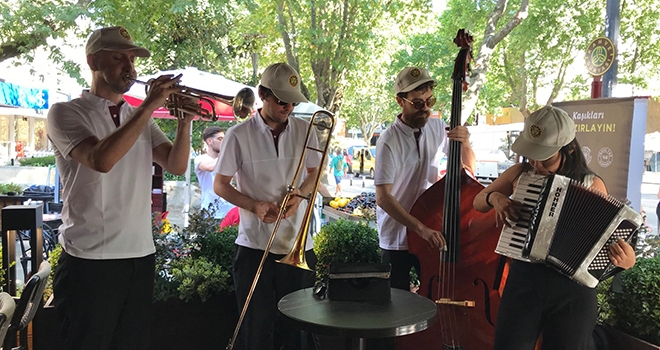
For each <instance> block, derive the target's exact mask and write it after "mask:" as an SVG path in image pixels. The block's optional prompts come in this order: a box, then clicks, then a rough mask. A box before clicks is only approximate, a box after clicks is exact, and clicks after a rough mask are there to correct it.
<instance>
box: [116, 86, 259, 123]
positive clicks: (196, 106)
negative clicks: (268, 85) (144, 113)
mask: <svg viewBox="0 0 660 350" xmlns="http://www.w3.org/2000/svg"><path fill="white" fill-rule="evenodd" d="M124 80H126V81H128V82H133V83H137V84H141V85H144V92H145V94H146V93H149V87H150V86H151V82H150V81H147V82H144V81H140V80H137V79H135V78H133V77H132V76H130V75H126V76H125V77H124ZM175 86H176V87H179V88H181V89H182V90H181V92H176V93H173V94H170V96H169V97H168V98H167V100H166V101H165V105H164V106H163V107H165V108H167V109H168V110H169V111H170V115H172V116H175V117H177V118H178V119H181V118H182V117H183V115H184V114H192V115H197V116H199V117H200V118H201V119H202V120H205V121H212V122H214V121H216V120H218V114H217V113H216V110H215V102H216V101H217V102H220V103H223V104H226V105H228V106H231V107H232V110H233V112H234V117H236V118H245V117H247V116H249V115H251V114H252V111H253V108H254V102H255V96H254V91H252V89H250V88H248V87H245V88H242V89H241V90H239V91H238V93H237V94H236V96H226V95H221V94H216V93H213V92H209V91H204V90H200V89H194V88H191V87H187V86H184V85H178V84H177V85H175ZM191 99H194V100H196V102H191V101H190V100H191ZM202 102H205V103H206V104H207V105H208V106H209V107H208V109H207V108H204V107H203V106H202Z"/></svg>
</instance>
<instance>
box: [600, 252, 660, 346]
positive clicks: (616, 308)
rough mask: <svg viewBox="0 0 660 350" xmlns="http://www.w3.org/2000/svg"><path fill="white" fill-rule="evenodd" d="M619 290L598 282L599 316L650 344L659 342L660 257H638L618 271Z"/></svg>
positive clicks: (606, 283)
mask: <svg viewBox="0 0 660 350" xmlns="http://www.w3.org/2000/svg"><path fill="white" fill-rule="evenodd" d="M621 283H622V286H623V293H614V292H611V291H609V288H608V282H607V281H605V282H604V283H601V284H602V286H600V285H599V291H600V292H601V293H600V294H599V302H600V307H601V311H600V319H601V320H602V321H603V322H605V323H608V324H610V325H612V326H613V327H615V328H617V329H619V330H621V331H624V332H626V333H628V334H631V335H634V336H636V337H638V338H640V339H643V340H646V341H648V342H651V343H653V344H660V257H654V258H645V259H638V260H637V263H636V264H635V266H633V267H632V268H631V269H629V270H627V271H623V272H622V273H621Z"/></svg>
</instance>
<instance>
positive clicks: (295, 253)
mask: <svg viewBox="0 0 660 350" xmlns="http://www.w3.org/2000/svg"><path fill="white" fill-rule="evenodd" d="M309 123H310V124H309V127H308V129H307V136H306V137H305V148H303V151H302V154H301V155H300V161H299V162H298V168H297V169H296V172H295V175H294V176H293V181H291V184H290V185H289V186H287V193H286V195H285V196H284V200H282V203H281V204H280V207H279V213H278V215H277V219H276V221H275V224H274V226H273V231H272V233H271V234H270V238H269V239H268V243H267V244H266V249H264V254H263V256H262V257H261V262H260V263H259V267H258V268H257V272H256V273H255V276H254V279H253V280H252V285H251V286H250V291H249V292H248V295H247V298H246V300H245V304H244V305H243V309H242V311H241V314H240V316H239V318H238V323H237V325H236V329H234V335H233V337H232V338H231V340H230V341H229V344H228V345H227V347H226V350H232V349H233V348H234V343H235V342H236V338H237V337H238V332H239V330H240V329H241V324H242V323H243V318H245V314H246V312H247V309H248V306H249V305H250V300H251V299H252V294H253V293H254V290H255V288H256V287H257V282H258V281H259V276H260V275H261V271H262V270H263V267H264V263H265V262H266V257H267V256H268V253H269V251H270V247H271V246H272V244H273V241H274V239H275V235H276V233H277V230H278V228H279V226H280V222H281V221H282V218H283V217H284V214H285V212H286V210H287V206H288V204H289V201H290V200H291V198H293V197H294V196H298V197H300V198H302V199H305V200H307V207H306V208H305V214H304V217H303V222H302V225H301V226H300V230H299V231H298V235H297V236H296V239H295V241H294V243H293V246H292V247H291V250H290V251H289V253H288V254H287V255H286V256H284V257H283V258H282V259H280V260H277V262H278V263H282V264H287V265H290V266H293V267H298V268H301V269H304V270H309V271H311V269H310V268H309V266H308V265H307V261H306V259H305V246H306V245H307V236H308V231H309V224H310V221H311V218H312V214H313V213H314V211H313V210H314V198H315V197H316V192H318V189H319V184H320V183H321V173H322V171H321V168H319V171H318V172H317V173H316V179H315V182H314V188H313V190H312V192H310V193H309V195H307V196H303V195H300V194H294V193H293V192H294V191H295V189H296V184H297V183H298V178H299V176H300V175H301V174H302V170H303V168H304V164H305V156H306V155H307V151H312V152H318V153H321V154H322V156H321V163H320V165H319V167H322V166H323V164H325V161H326V159H327V157H328V150H329V147H330V138H331V137H332V131H333V130H334V128H335V117H334V115H333V114H332V113H330V112H328V111H323V110H321V111H317V112H316V113H314V114H313V115H312V118H311V119H310V122H309ZM314 138H315V139H317V140H319V142H318V146H310V140H312V139H314ZM321 140H324V141H323V142H321Z"/></svg>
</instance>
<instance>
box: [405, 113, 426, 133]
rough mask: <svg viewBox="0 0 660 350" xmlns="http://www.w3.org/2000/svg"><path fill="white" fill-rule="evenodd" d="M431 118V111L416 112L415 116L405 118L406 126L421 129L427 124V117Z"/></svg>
mask: <svg viewBox="0 0 660 350" xmlns="http://www.w3.org/2000/svg"><path fill="white" fill-rule="evenodd" d="M430 116H431V111H417V112H415V114H412V115H410V116H409V117H408V118H406V122H407V123H406V124H408V126H410V127H411V128H413V129H421V128H423V127H424V125H426V122H428V120H429V117H430Z"/></svg>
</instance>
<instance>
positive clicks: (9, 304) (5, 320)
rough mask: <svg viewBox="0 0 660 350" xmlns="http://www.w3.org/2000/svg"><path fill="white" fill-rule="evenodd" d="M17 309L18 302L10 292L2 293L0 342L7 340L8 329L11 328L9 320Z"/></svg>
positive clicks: (0, 302) (0, 296)
mask: <svg viewBox="0 0 660 350" xmlns="http://www.w3.org/2000/svg"><path fill="white" fill-rule="evenodd" d="M15 309H16V302H15V301H14V298H12V297H11V295H9V293H6V292H2V293H0V344H2V343H3V342H4V341H5V335H7V329H8V328H9V321H10V320H11V318H12V316H13V315H14V310H15Z"/></svg>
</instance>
